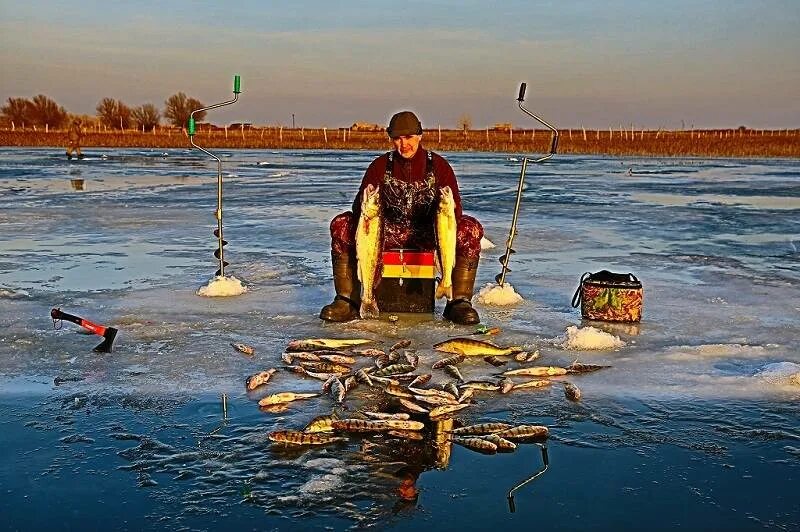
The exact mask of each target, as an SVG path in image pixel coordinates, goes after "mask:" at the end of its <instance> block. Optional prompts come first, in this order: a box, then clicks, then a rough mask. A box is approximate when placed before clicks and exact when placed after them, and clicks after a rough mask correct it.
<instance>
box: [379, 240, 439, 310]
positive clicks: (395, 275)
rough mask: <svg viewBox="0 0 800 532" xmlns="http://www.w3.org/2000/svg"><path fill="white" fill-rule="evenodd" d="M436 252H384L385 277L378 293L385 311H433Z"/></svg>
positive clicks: (415, 250)
mask: <svg viewBox="0 0 800 532" xmlns="http://www.w3.org/2000/svg"><path fill="white" fill-rule="evenodd" d="M433 253H434V252H433V251H430V250H418V249H391V250H387V251H383V252H382V258H383V275H382V280H381V283H380V284H379V285H378V288H377V290H376V293H375V295H376V298H377V300H378V307H379V308H380V309H381V311H382V312H383V311H386V312H433V309H434V306H435V300H434V293H435V287H436V264H435V262H434V255H433Z"/></svg>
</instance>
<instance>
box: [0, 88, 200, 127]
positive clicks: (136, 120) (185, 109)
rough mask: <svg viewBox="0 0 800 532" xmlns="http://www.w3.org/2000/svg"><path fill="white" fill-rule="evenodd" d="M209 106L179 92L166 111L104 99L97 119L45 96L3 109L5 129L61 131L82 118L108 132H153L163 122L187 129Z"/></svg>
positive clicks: (15, 100)
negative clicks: (190, 121) (76, 112)
mask: <svg viewBox="0 0 800 532" xmlns="http://www.w3.org/2000/svg"><path fill="white" fill-rule="evenodd" d="M201 107H205V106H204V105H203V103H201V102H200V101H199V100H197V99H196V98H191V97H189V96H187V95H186V94H185V93H183V92H177V93H175V94H173V95H172V96H170V97H169V98H167V99H166V100H165V101H164V109H163V112H162V111H161V110H159V109H158V107H156V106H155V105H153V104H152V103H145V104H142V105H139V106H137V107H131V106H129V105H127V104H126V103H125V102H123V101H122V100H116V99H114V98H103V99H101V100H100V101H99V102H98V103H97V107H96V108H95V109H96V111H97V115H96V116H89V115H75V114H72V113H69V112H68V111H67V110H66V109H64V107H63V106H61V105H59V104H58V103H57V102H55V101H54V100H53V99H52V98H50V97H48V96H45V95H44V94H38V95H36V96H34V97H33V98H30V99H29V98H8V100H6V103H5V104H4V105H3V106H2V107H0V124H2V126H3V127H11V128H16V127H20V128H26V127H37V126H38V127H41V128H43V129H45V128H53V129H60V128H63V127H65V126H67V125H68V124H69V123H70V122H71V121H72V120H73V119H75V118H79V119H81V120H82V121H83V122H84V124H85V125H90V124H91V123H96V124H97V125H102V126H104V127H106V128H107V129H117V130H126V129H134V128H135V129H141V130H152V129H153V128H155V127H157V126H159V125H161V123H162V120H165V121H166V122H167V123H168V124H170V125H172V126H175V127H185V126H186V123H187V121H188V120H189V115H190V114H191V112H192V111H194V110H195V109H200V108H201ZM205 116H206V112H205V111H201V112H199V113H195V119H196V120H197V121H202V120H203V119H204V118H205Z"/></svg>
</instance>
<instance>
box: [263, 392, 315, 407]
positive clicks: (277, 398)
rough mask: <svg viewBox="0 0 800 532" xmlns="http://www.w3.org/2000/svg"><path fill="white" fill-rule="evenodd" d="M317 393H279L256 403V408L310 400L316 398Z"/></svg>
mask: <svg viewBox="0 0 800 532" xmlns="http://www.w3.org/2000/svg"><path fill="white" fill-rule="evenodd" d="M318 396H319V394H318V393H294V392H281V393H274V394H272V395H268V396H266V397H264V398H263V399H261V400H260V401H259V402H258V406H269V405H277V404H281V403H291V402H292V401H300V400H303V399H311V398H312V397H318Z"/></svg>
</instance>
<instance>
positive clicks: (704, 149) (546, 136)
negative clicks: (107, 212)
mask: <svg viewBox="0 0 800 532" xmlns="http://www.w3.org/2000/svg"><path fill="white" fill-rule="evenodd" d="M560 135H561V138H560V141H559V146H558V153H572V154H605V155H619V156H622V155H636V156H697V157H793V158H796V157H800V130H796V129H795V130H750V129H735V130H730V129H729V130H692V131H664V130H659V131H631V130H599V131H598V130H591V131H590V130H583V129H572V130H561V131H560ZM195 142H196V143H197V144H199V145H201V146H203V147H207V148H227V149H248V148H249V149H334V150H337V149H347V150H369V151H374V152H379V151H383V150H386V149H388V147H389V142H388V139H387V138H386V134H385V133H384V132H383V131H376V132H372V131H369V132H368V131H350V130H345V129H338V130H337V129H324V128H321V129H305V128H303V129H300V128H298V129H287V128H277V127H264V128H251V129H242V130H240V129H235V130H233V129H231V130H225V129H222V128H216V129H212V128H206V129H203V128H201V129H200V130H198V132H197V134H196V136H195ZM66 144H67V133H66V131H54V130H51V131H47V132H45V131H33V130H20V129H17V130H16V131H11V130H7V129H6V130H0V146H42V147H64V146H66ZM424 144H425V146H427V147H429V148H431V149H433V150H438V151H484V152H504V153H530V154H539V153H544V152H546V151H547V150H548V149H549V146H550V132H549V131H545V130H530V129H526V130H519V129H515V130H513V131H508V130H505V131H503V130H472V131H468V132H467V133H466V134H465V133H464V132H463V131H454V130H442V131H441V132H440V131H438V130H428V131H426V132H425V137H424ZM81 145H82V146H83V147H86V148H91V147H114V148H122V147H139V148H180V147H188V146H189V139H188V137H187V136H186V133H185V132H183V131H181V130H179V129H169V128H159V129H156V130H155V131H153V132H148V133H142V132H140V131H130V130H128V131H124V132H123V131H100V132H98V131H88V132H86V133H85V134H84V137H83V140H82V142H81Z"/></svg>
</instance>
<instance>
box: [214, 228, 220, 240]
mask: <svg viewBox="0 0 800 532" xmlns="http://www.w3.org/2000/svg"><path fill="white" fill-rule="evenodd" d="M214 236H215V237H217V238H219V228H217V229H214Z"/></svg>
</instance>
